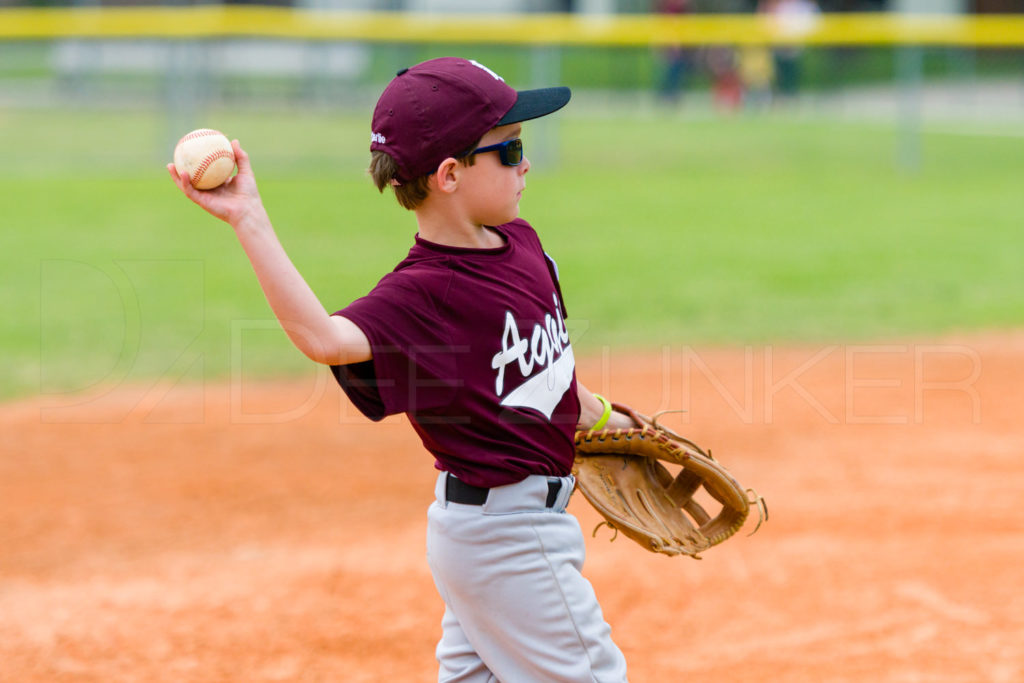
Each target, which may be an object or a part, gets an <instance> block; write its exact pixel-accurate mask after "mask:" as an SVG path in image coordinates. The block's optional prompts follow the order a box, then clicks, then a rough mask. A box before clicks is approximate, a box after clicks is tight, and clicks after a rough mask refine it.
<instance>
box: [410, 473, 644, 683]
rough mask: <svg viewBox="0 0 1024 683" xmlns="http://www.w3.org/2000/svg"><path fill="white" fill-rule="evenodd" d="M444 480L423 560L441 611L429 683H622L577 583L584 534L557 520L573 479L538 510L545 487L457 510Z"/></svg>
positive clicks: (529, 481) (535, 485)
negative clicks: (434, 679) (433, 679)
mask: <svg viewBox="0 0 1024 683" xmlns="http://www.w3.org/2000/svg"><path fill="white" fill-rule="evenodd" d="M447 476H448V474H447V473H445V472H442V473H441V474H440V476H439V477H438V479H437V486H436V488H435V496H436V501H435V502H434V503H433V504H431V506H430V509H429V511H428V514H427V518H428V524H427V559H428V562H429V563H430V570H431V572H432V573H433V575H434V583H435V585H436V586H437V590H438V592H440V594H441V597H442V598H443V599H444V603H445V612H444V618H443V620H442V627H443V633H442V636H441V640H440V642H439V643H438V645H437V659H438V662H439V664H440V668H439V672H438V681H442V682H445V683H453V682H455V681H458V682H460V683H462V682H467V683H469V682H472V683H478V682H479V683H483V682H487V683H491V682H493V681H499V682H504V683H534V682H536V683H541V682H547V681H566V682H568V681H580V682H584V681H585V682H587V683H594V682H600V683H606V682H607V683H621V682H622V681H625V680H626V660H625V658H624V657H623V656H622V652H621V651H620V650H619V648H618V647H617V646H616V645H615V643H614V642H612V639H611V628H610V627H609V626H608V624H607V623H606V622H605V620H604V617H603V616H602V614H601V607H600V605H599V604H598V602H597V596H596V595H595V594H594V589H593V587H592V586H591V585H590V582H589V581H587V579H585V578H584V577H583V575H582V574H581V573H580V570H581V568H582V567H583V558H584V546H583V534H582V533H581V531H580V525H579V522H577V520H576V518H575V517H573V516H572V515H570V514H568V513H566V511H565V506H566V505H567V504H568V502H569V496H570V495H571V494H572V488H573V483H574V482H573V478H572V477H571V476H570V477H563V478H562V487H561V490H560V492H559V494H558V497H557V499H556V500H555V502H554V504H553V505H552V506H551V507H546V505H545V503H546V498H547V496H548V480H549V477H545V476H541V475H534V476H530V477H527V478H526V479H525V480H523V481H521V482H519V483H517V484H512V485H509V486H500V487H496V488H493V489H491V490H490V493H489V494H488V495H487V500H486V502H485V503H484V504H483V505H465V504H460V503H451V502H447V500H446V497H445V484H446V477H447Z"/></svg>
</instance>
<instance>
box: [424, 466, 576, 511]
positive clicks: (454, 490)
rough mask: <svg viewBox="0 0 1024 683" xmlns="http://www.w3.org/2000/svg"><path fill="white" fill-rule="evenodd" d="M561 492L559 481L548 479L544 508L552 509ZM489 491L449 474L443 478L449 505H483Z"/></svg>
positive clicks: (560, 482)
mask: <svg viewBox="0 0 1024 683" xmlns="http://www.w3.org/2000/svg"><path fill="white" fill-rule="evenodd" d="M561 490H562V480H561V479H548V498H547V500H546V501H545V502H544V507H553V506H554V505H555V501H556V500H558V492H559V491H561ZM490 492H491V490H490V489H489V488H487V487H486V486H473V485H472V484H467V483H466V482H464V481H462V480H461V479H456V478H455V476H454V475H452V474H451V473H450V472H449V473H448V476H447V477H445V484H444V497H445V500H447V501H448V502H449V503H462V504H463V505H483V504H484V503H486V502H487V494H488V493H490Z"/></svg>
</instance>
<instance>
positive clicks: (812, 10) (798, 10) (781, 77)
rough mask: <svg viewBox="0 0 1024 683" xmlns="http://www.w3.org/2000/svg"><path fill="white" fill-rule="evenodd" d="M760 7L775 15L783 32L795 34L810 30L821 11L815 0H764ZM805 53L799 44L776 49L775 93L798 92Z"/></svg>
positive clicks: (784, 96) (786, 95)
mask: <svg viewBox="0 0 1024 683" xmlns="http://www.w3.org/2000/svg"><path fill="white" fill-rule="evenodd" d="M758 11H759V12H764V13H767V14H770V15H772V16H773V17H775V19H776V21H777V22H778V25H779V29H780V30H781V32H782V34H783V35H784V36H791V37H793V38H797V37H799V36H801V35H803V34H805V33H807V32H808V31H810V30H811V29H812V28H813V27H814V24H815V22H816V21H817V18H818V14H819V12H820V10H819V9H818V5H817V3H816V2H815V1H814V0H761V2H759V3H758ZM802 53H803V49H802V48H800V47H799V46H797V45H780V46H778V47H776V48H775V50H774V51H773V56H774V59H775V94H776V95H777V96H778V97H779V98H782V99H791V98H793V97H795V96H796V95H797V93H799V91H800V58H801V55H802Z"/></svg>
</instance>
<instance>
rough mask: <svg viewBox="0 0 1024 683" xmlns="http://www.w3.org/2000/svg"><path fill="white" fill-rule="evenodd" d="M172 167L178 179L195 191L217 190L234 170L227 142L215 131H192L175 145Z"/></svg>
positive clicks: (232, 156) (209, 129)
mask: <svg viewBox="0 0 1024 683" xmlns="http://www.w3.org/2000/svg"><path fill="white" fill-rule="evenodd" d="M174 167H175V168H176V169H177V170H178V175H183V176H186V177H187V178H188V179H189V182H191V183H192V187H194V188H196V189H197V190H210V189H213V188H215V187H218V186H220V185H222V184H224V181H225V180H227V179H228V178H230V177H231V172H232V171H234V170H235V153H234V151H233V150H232V149H231V141H230V140H228V139H227V137H226V136H225V135H224V134H223V133H221V132H220V131H219V130H213V129H212V128H200V129H198V130H194V131H192V132H191V133H189V134H188V135H186V136H184V137H183V138H181V140H178V144H177V145H175V147H174Z"/></svg>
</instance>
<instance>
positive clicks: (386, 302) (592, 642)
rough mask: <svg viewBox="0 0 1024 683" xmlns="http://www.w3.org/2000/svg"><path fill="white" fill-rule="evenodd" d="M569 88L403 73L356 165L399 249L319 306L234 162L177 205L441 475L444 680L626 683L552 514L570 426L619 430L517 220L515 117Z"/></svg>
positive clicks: (562, 494)
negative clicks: (382, 194)
mask: <svg viewBox="0 0 1024 683" xmlns="http://www.w3.org/2000/svg"><path fill="white" fill-rule="evenodd" d="M569 98H570V92H569V89H568V88H544V89H539V90H527V91H520V92H517V91H516V90H514V89H512V88H511V87H509V86H508V85H506V83H505V82H504V80H503V79H502V78H501V77H499V76H498V75H497V74H495V73H494V72H493V71H491V70H490V69H488V68H486V67H485V66H483V65H481V64H479V63H477V62H475V61H472V60H465V59H457V58H450V57H446V58H441V59H433V60H430V61H427V62H424V63H422V64H418V65H416V66H413V67H412V68H409V69H403V70H402V71H400V72H399V73H398V75H397V76H396V77H395V78H394V80H392V81H391V83H390V84H389V85H388V86H387V88H386V89H385V90H384V93H383V94H382V95H381V97H380V100H379V101H378V103H377V106H376V109H375V110H374V114H373V122H372V141H371V145H370V149H371V153H372V159H371V165H370V172H371V175H372V176H373V179H374V182H375V183H376V185H377V187H378V189H380V190H381V191H383V190H384V188H386V187H389V186H390V187H392V188H393V189H394V192H395V195H396V197H397V198H398V201H399V202H400V203H401V204H402V205H403V206H405V207H406V208H408V209H411V210H412V211H413V212H414V214H415V217H416V223H417V227H418V232H417V234H416V236H415V243H414V244H413V246H412V248H411V249H410V251H409V254H408V256H407V257H406V258H405V259H404V260H403V261H402V262H401V263H399V264H398V265H397V266H396V267H395V269H394V270H393V271H392V272H391V273H388V274H387V275H385V276H384V278H383V279H381V281H380V282H379V283H378V284H377V285H376V287H374V288H373V289H372V291H370V292H369V294H367V295H366V296H365V297H362V298H360V299H357V300H356V301H354V302H352V303H350V304H349V305H348V306H347V307H345V308H343V309H342V310H340V311H338V312H337V313H334V314H330V315H329V314H328V313H327V311H326V310H325V309H324V307H323V306H322V305H321V304H320V302H319V301H318V299H317V297H316V295H315V294H314V293H313V292H312V290H311V289H310V288H309V286H308V285H307V284H306V282H305V281H304V280H303V278H302V276H301V275H300V274H299V272H298V271H297V270H296V269H295V267H294V266H293V265H292V263H291V261H290V260H289V258H288V256H287V255H286V253H285V251H284V249H283V248H282V246H281V245H280V243H279V242H278V240H277V238H276V237H275V235H274V231H273V228H272V226H271V223H270V220H269V218H268V216H267V214H266V211H265V210H264V207H263V205H262V202H261V200H260V196H259V192H258V190H257V186H256V181H255V178H254V176H253V172H252V168H251V165H250V162H249V157H248V156H247V155H246V153H245V152H244V151H243V150H242V148H241V147H240V146H239V144H238V141H237V140H235V141H233V142H232V145H233V148H234V151H235V155H236V158H237V161H238V174H237V175H236V176H235V177H234V178H233V179H231V180H230V181H229V182H228V183H227V184H225V185H224V186H222V187H220V188H217V189H216V190H212V191H206V192H204V191H198V190H195V189H193V188H192V187H191V185H190V184H189V183H188V181H187V180H186V179H184V178H183V177H181V176H179V175H178V174H177V172H176V171H175V169H174V166H173V164H169V165H168V170H169V171H170V174H171V176H172V178H173V179H174V180H175V182H176V184H177V185H178V187H179V188H180V189H181V191H182V192H184V193H185V194H186V195H187V196H188V197H189V198H190V199H192V201H194V202H195V203H196V204H198V205H199V206H201V207H202V208H204V209H205V210H206V211H208V212H209V213H211V214H213V215H214V216H216V217H218V218H221V219H223V220H225V221H227V222H228V223H229V224H231V226H232V227H233V228H234V229H235V232H236V234H237V236H238V239H239V240H240V242H241V243H242V246H243V248H244V249H245V251H246V254H247V255H248V257H249V259H250V261H251V262H252V265H253V268H254V269H255V271H256V275H257V278H258V279H259V282H260V285H261V286H262V288H263V291H264V292H265V294H266V297H267V300H268V301H269V303H270V305H271V308H272V309H273V310H274V313H275V314H276V315H277V318H278V319H279V320H280V322H281V325H282V327H283V328H284V330H285V331H286V333H287V334H288V335H289V337H290V338H291V340H292V341H293V342H294V344H295V345H296V346H297V347H298V348H299V349H300V350H301V351H302V352H303V353H305V354H306V355H307V356H308V357H309V358H311V359H312V360H314V361H316V362H319V363H324V364H327V365H330V366H331V368H332V370H333V372H334V375H335V377H336V378H337V380H338V382H339V383H340V384H341V386H342V388H343V389H344V391H345V392H346V394H347V395H348V397H349V398H350V400H351V401H352V402H353V403H354V404H355V405H356V406H357V407H358V408H359V409H360V410H361V411H362V412H363V413H364V414H365V415H366V416H367V417H369V418H370V419H372V420H380V419H382V418H384V417H385V416H387V415H393V414H396V413H405V414H406V415H407V416H408V419H409V421H410V422H411V424H412V426H413V429H415V430H416V432H417V433H418V434H419V436H420V438H421V439H422V441H423V445H424V446H425V447H426V449H427V450H428V451H429V452H430V453H431V454H432V455H433V456H434V458H435V467H436V468H437V469H438V470H440V474H439V476H438V478H437V484H436V488H435V498H436V501H435V502H434V503H433V504H432V505H431V506H430V509H429V511H428V529H427V556H428V562H429V564H430V568H431V571H432V573H433V576H434V580H435V583H436V586H437V589H438V591H439V593H440V594H441V597H442V598H443V600H444V603H445V612H444V618H443V621H442V627H443V633H442V636H441V640H440V642H439V643H438V646H437V659H438V661H439V664H440V670H439V674H438V680H440V681H495V680H498V681H506V682H514V683H520V682H527V681H624V680H626V664H625V660H624V658H623V656H622V653H621V652H620V650H619V649H618V647H616V645H615V644H614V643H613V641H612V639H611V632H610V628H609V626H608V624H607V623H606V622H605V620H604V618H603V616H602V613H601V609H600V606H599V605H598V602H597V599H596V596H595V594H594V590H593V588H592V587H591V585H590V583H589V582H588V581H587V580H586V579H585V578H584V577H583V576H582V574H581V573H580V570H581V567H582V564H583V556H584V545H583V537H582V534H581V532H580V527H579V524H578V523H577V521H576V519H575V518H574V517H573V516H571V515H569V514H567V513H566V511H565V508H566V505H567V503H568V501H569V496H570V495H571V493H572V491H573V485H574V480H573V477H572V475H571V473H570V472H571V467H572V463H573V458H574V443H573V434H574V431H575V430H576V429H577V427H587V428H589V427H594V426H599V427H600V426H604V425H612V426H622V427H630V426H632V425H633V422H632V420H630V419H629V418H628V417H626V416H624V415H621V414H619V413H617V412H613V411H612V410H611V407H610V405H609V404H608V402H607V401H605V400H604V399H602V398H600V397H595V396H594V395H593V394H591V393H590V392H588V391H587V390H586V389H585V388H584V387H583V386H582V385H581V384H580V383H579V382H577V380H576V375H575V363H574V358H573V350H572V345H571V344H570V341H569V335H568V334H567V332H566V326H565V318H566V307H565V302H564V300H563V298H562V293H561V290H560V288H559V283H558V269H557V267H556V266H555V263H554V261H553V260H552V259H551V258H550V257H549V256H548V255H547V254H545V252H544V251H543V249H542V247H541V243H540V240H539V239H538V237H537V234H536V233H535V232H534V230H533V228H532V227H531V226H530V225H529V224H528V223H527V222H526V221H524V220H522V219H519V218H517V216H518V213H519V199H520V197H521V195H522V193H523V189H524V187H525V177H526V173H527V172H528V171H529V170H530V162H529V160H528V159H527V158H526V156H525V155H524V152H523V142H522V138H521V132H522V122H523V121H527V120H529V119H534V118H537V117H540V116H544V115H547V114H550V113H552V112H554V111H556V110H558V109H560V108H561V107H563V106H564V105H565V104H566V103H567V102H568V101H569Z"/></svg>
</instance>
